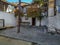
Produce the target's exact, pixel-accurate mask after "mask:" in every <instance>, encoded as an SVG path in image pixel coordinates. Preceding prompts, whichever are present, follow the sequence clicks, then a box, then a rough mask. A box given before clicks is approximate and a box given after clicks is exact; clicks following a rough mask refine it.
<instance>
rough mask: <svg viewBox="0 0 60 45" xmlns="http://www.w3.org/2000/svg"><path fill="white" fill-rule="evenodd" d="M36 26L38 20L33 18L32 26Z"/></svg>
mask: <svg viewBox="0 0 60 45" xmlns="http://www.w3.org/2000/svg"><path fill="white" fill-rule="evenodd" d="M35 24H36V18H32V26H35Z"/></svg>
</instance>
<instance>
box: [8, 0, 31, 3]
mask: <svg viewBox="0 0 60 45" xmlns="http://www.w3.org/2000/svg"><path fill="white" fill-rule="evenodd" d="M7 1H8V2H18V1H19V0H7ZM21 2H26V3H31V2H32V0H21Z"/></svg>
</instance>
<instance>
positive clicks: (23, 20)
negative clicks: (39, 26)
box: [21, 17, 32, 25]
mask: <svg viewBox="0 0 60 45" xmlns="http://www.w3.org/2000/svg"><path fill="white" fill-rule="evenodd" d="M21 19H22V22H30V24H29V25H32V18H28V20H25V17H21Z"/></svg>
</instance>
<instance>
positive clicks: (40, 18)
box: [34, 0, 44, 26]
mask: <svg viewBox="0 0 60 45" xmlns="http://www.w3.org/2000/svg"><path fill="white" fill-rule="evenodd" d="M34 3H36V4H37V5H38V6H39V11H38V12H39V16H38V19H39V20H40V26H41V20H42V18H43V17H44V16H43V15H42V14H41V13H42V7H43V5H44V0H34Z"/></svg>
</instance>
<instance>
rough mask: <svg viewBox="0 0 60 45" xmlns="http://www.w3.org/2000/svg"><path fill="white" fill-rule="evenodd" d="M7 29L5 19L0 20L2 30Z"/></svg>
mask: <svg viewBox="0 0 60 45" xmlns="http://www.w3.org/2000/svg"><path fill="white" fill-rule="evenodd" d="M3 27H5V21H4V19H0V28H3Z"/></svg>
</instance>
